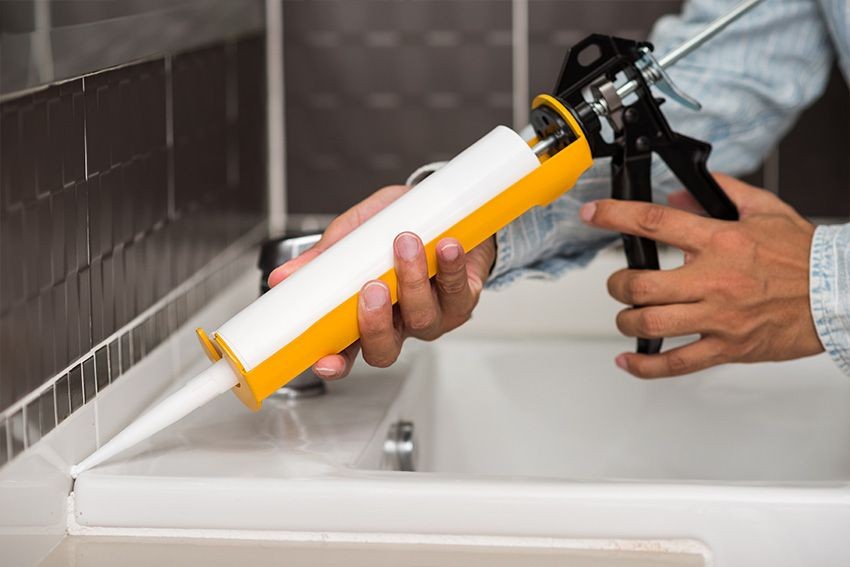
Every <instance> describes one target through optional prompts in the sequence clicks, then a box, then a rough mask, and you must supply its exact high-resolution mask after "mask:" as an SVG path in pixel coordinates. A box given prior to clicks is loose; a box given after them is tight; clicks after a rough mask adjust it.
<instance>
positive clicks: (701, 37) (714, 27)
mask: <svg viewBox="0 0 850 567" xmlns="http://www.w3.org/2000/svg"><path fill="white" fill-rule="evenodd" d="M762 1H763V0H744V2H741V3H740V4H738V5H737V6H736V7H735V9H734V10H732V11H731V12H729V13H728V14H724V15H723V16H721V17H719V18H717V19H716V20H714V21H713V22H712V23H711V24H709V26H708V27H707V28H705V29H704V30H702V31H701V32H700V33H698V34H697V35H695V36H694V37H692V38H691V39H689V40H688V41H686V42H685V43H683V44H682V45H680V46H679V47H677V48H676V49H674V50H673V51H671V52H670V53H668V54H666V55H665V56H664V57H662V58H661V59H660V60H659V61H658V65H659V66H660V67H661V68H662V69H664V70H666V69H667V68H669V67H672V66H673V65H675V64H676V63H678V62H679V60H680V59H682V58H683V57H686V56H687V55H689V54H690V53H691V52H693V51H694V50H696V49H697V48H699V47H700V46H702V45H703V44H704V43H706V42H707V41H708V40H710V39H711V38H713V37H714V36H716V35H717V34H719V33H720V32H721V31H723V30H724V29H726V28H727V27H728V26H729V24H731V23H732V22H734V21H735V20H737V19H738V18H740V17H741V16H743V15H744V14H746V13H747V12H749V11H750V10H752V9H753V8H755V7H756V6H757V5H758V4H760V3H761V2H762ZM644 78H645V79H646V80H647V82H648V83H649V84H650V85H652V84H653V83H655V81H657V80H658V79H659V78H660V77H657V76H653V75H651V74H646V73H645V77H644ZM637 87H638V83H637V81H636V80H632V81H629V82H627V83H626V84H624V85H622V86H621V87H620V88H619V89H617V96H619V97H620V98H621V99H623V98H626V97H627V96H629V95H630V94H632V93H633V92H635V91H636V90H637Z"/></svg>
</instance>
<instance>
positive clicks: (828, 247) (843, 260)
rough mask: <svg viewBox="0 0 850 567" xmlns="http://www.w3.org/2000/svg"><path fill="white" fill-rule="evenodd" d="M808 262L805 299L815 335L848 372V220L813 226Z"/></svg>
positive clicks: (849, 288) (849, 295)
mask: <svg viewBox="0 0 850 567" xmlns="http://www.w3.org/2000/svg"><path fill="white" fill-rule="evenodd" d="M809 266H810V267H809V301H810V302H811V308H812V317H813V318H814V321H815V328H816V329H817V332H818V338H820V342H821V344H823V348H824V349H826V351H827V352H828V353H829V355H830V356H831V357H832V359H833V360H834V361H835V363H836V364H837V365H838V367H839V368H841V370H842V371H843V372H844V373H845V374H848V375H850V224H845V225H838V226H820V227H818V228H817V229H816V230H815V235H814V238H813V239H812V253H811V260H810V264H809Z"/></svg>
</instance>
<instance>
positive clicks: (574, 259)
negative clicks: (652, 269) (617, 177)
mask: <svg viewBox="0 0 850 567" xmlns="http://www.w3.org/2000/svg"><path fill="white" fill-rule="evenodd" d="M734 4H735V1H733V0H691V1H690V2H688V3H687V4H686V5H685V8H684V10H683V12H682V14H681V15H679V16H668V17H665V18H662V19H661V20H659V21H658V23H657V24H656V26H655V29H654V31H653V33H652V37H651V40H652V42H653V43H654V44H655V46H656V52H657V53H659V54H664V53H665V52H667V51H669V50H671V49H672V48H674V47H675V46H677V45H679V44H681V43H682V42H684V41H685V40H686V39H688V38H689V37H692V36H693V35H695V34H696V33H698V32H699V31H700V30H702V29H703V28H704V27H705V26H706V25H707V24H708V23H709V22H711V21H712V20H714V19H715V18H716V17H718V16H720V15H721V14H723V13H725V12H727V11H728V10H729V9H731V8H732V6H734ZM832 59H833V52H832V48H831V44H830V43H829V35H828V31H827V29H826V26H825V24H824V21H823V17H822V14H821V12H820V10H819V7H818V4H817V1H816V0H774V1H772V2H766V3H764V4H763V5H761V6H759V7H757V8H756V9H754V10H753V11H752V12H750V13H749V14H747V15H746V16H745V17H744V18H742V19H741V20H739V21H738V22H736V23H735V24H733V25H732V26H730V27H729V28H728V29H727V30H725V31H724V32H723V33H722V34H720V35H719V36H717V37H716V38H715V39H713V40H711V42H709V43H708V44H706V45H705V46H704V47H703V48H701V49H700V50H698V51H696V52H695V53H693V54H691V55H690V56H688V57H686V58H685V59H683V60H682V61H680V62H679V63H678V64H677V65H676V67H674V68H673V69H672V70H671V72H670V74H671V76H672V78H673V80H674V81H675V82H676V83H677V84H678V85H679V86H680V87H681V88H682V89H683V90H685V91H686V92H688V93H689V94H691V95H692V96H694V97H696V98H697V99H698V100H699V101H700V102H701V103H702V105H703V109H702V111H699V112H696V111H691V110H688V109H685V108H683V107H681V106H679V105H677V104H676V103H675V102H672V101H670V102H668V103H667V104H666V105H665V107H664V110H665V114H666V116H667V118H668V120H669V121H670V124H671V125H672V127H673V128H674V129H675V130H677V131H678V132H681V133H682V134H685V135H688V136H691V137H694V138H698V139H702V140H706V141H708V142H710V143H711V144H712V145H713V146H714V152H713V153H712V156H711V159H710V162H709V167H710V169H712V170H714V171H723V172H725V173H729V174H732V175H736V174H742V173H746V172H749V171H752V170H754V169H756V167H757V166H758V164H759V163H761V161H762V160H763V158H764V157H765V156H766V155H767V153H768V152H769V151H770V149H771V148H772V147H773V146H774V145H775V144H776V142H777V141H778V140H780V139H781V137H782V136H783V135H784V134H785V132H787V131H788V130H789V129H790V127H791V126H792V125H793V123H794V121H795V120H796V118H797V116H798V115H799V114H800V113H801V112H802V111H803V110H804V109H805V108H806V107H808V106H809V105H810V104H811V103H812V102H814V101H815V100H816V99H817V98H818V97H819V96H820V95H821V94H822V93H823V90H824V89H825V87H826V81H827V79H828V74H829V68H830V65H831V63H832ZM608 171H609V165H608V163H607V162H604V161H600V162H598V163H596V164H595V165H594V166H593V167H592V168H591V169H590V171H588V172H587V173H586V174H585V175H584V176H583V177H582V179H581V180H580V181H579V183H578V184H577V185H576V187H575V188H573V189H572V191H570V192H569V193H567V194H565V195H564V196H563V197H561V198H560V199H558V200H556V201H555V202H554V203H552V204H551V205H549V206H547V207H538V208H534V209H532V210H531V211H529V212H527V213H526V214H525V215H523V216H522V217H520V218H519V219H518V220H516V221H515V222H513V223H512V224H510V225H509V226H507V227H506V228H504V229H503V230H501V231H500V232H499V233H498V234H497V235H496V243H497V258H496V263H495V265H494V267H493V270H492V272H491V275H490V278H489V280H488V287H490V288H498V287H501V286H503V285H505V284H508V283H510V282H512V281H514V280H516V279H518V278H522V277H537V278H553V277H556V276H558V275H560V274H563V273H565V272H566V271H568V270H570V269H571V268H575V267H580V266H583V265H584V264H586V263H587V262H589V261H590V260H591V259H592V258H593V256H594V255H595V254H596V252H597V251H598V250H599V249H601V248H602V247H603V246H605V245H607V244H609V243H611V242H613V241H614V240H616V235H613V234H610V233H605V232H601V231H598V230H595V229H591V228H588V227H586V226H584V225H583V224H582V223H581V222H580V221H579V220H578V216H577V213H578V209H579V207H580V206H581V204H582V203H584V202H587V201H591V200H596V199H601V198H605V197H608V196H609V195H610V182H609V174H608ZM653 188H654V190H655V193H656V195H655V197H656V201H659V202H664V197H666V195H667V194H669V193H670V192H672V191H675V190H677V189H678V188H679V184H678V183H677V182H676V180H675V178H674V177H673V176H672V175H671V174H670V172H669V171H668V170H667V168H666V167H665V166H664V165H663V164H662V163H660V162H659V161H656V162H654V163H653Z"/></svg>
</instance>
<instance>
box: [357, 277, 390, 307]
mask: <svg viewBox="0 0 850 567" xmlns="http://www.w3.org/2000/svg"><path fill="white" fill-rule="evenodd" d="M362 297H363V306H364V307H366V309H367V310H368V311H374V310H375V309H380V308H381V307H383V306H384V305H386V304H387V301H388V299H389V298H388V297H387V288H386V287H384V285H383V284H380V283H378V282H369V283H367V284H366V287H364V288H363V293H362Z"/></svg>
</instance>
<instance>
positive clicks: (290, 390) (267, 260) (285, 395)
mask: <svg viewBox="0 0 850 567" xmlns="http://www.w3.org/2000/svg"><path fill="white" fill-rule="evenodd" d="M321 237H322V235H321V234H309V235H306V236H294V237H293V236H284V237H282V238H277V239H273V240H269V241H267V242H265V243H264V244H263V246H262V249H261V250H260V261H259V263H258V267H259V268H260V272H261V273H262V275H261V276H260V277H261V280H260V293H261V294H263V293H266V292H267V291H269V284H268V280H269V275H270V274H271V273H272V271H273V270H274V269H275V268H277V267H278V266H280V265H281V264H283V263H285V262H288V261H289V260H292V259H293V258H296V257H298V256H300V255H301V254H303V253H304V252H306V251H307V250H308V249H309V248H310V247H311V246H313V245H314V244H315V243H316V242H318V241H319V239H320V238H321ZM326 391H327V388H326V387H325V382H324V380H321V379H320V378H318V377H317V376H316V375H315V374H313V372H312V371H311V370H305V371H304V372H302V373H301V374H299V375H298V376H296V377H295V378H293V379H292V380H290V381H289V382H288V383H287V384H286V386H284V387H282V388H280V389H279V390H278V391H277V392H275V393H274V394H272V396H273V397H275V398H278V399H285V400H303V399H305V398H314V397H316V396H321V395H322V394H324V393H325V392H326Z"/></svg>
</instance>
